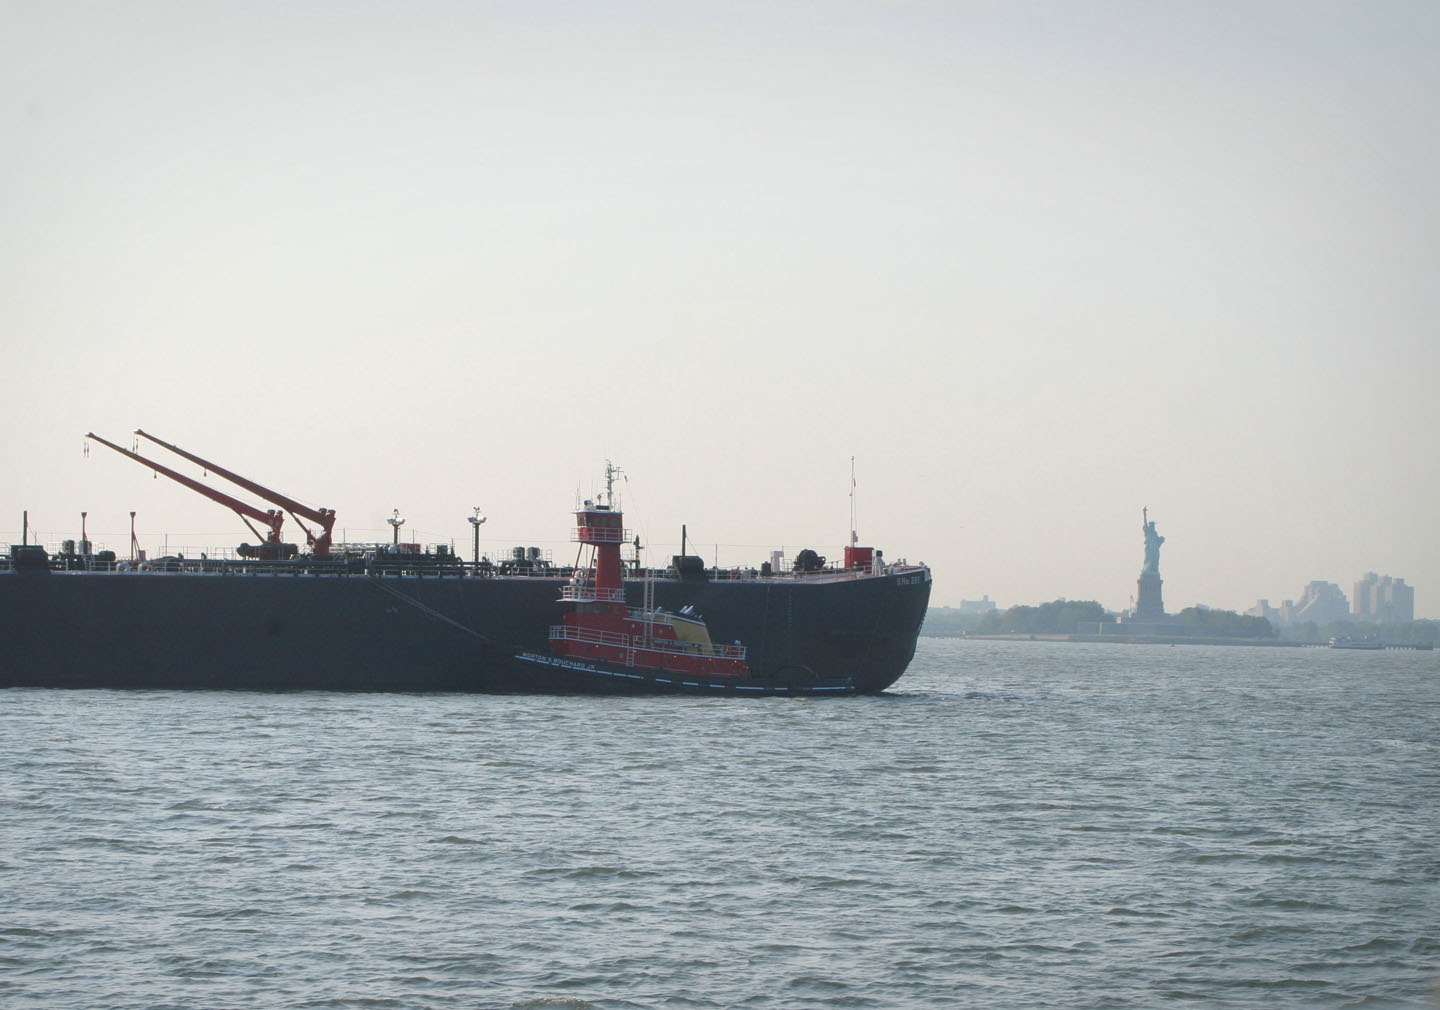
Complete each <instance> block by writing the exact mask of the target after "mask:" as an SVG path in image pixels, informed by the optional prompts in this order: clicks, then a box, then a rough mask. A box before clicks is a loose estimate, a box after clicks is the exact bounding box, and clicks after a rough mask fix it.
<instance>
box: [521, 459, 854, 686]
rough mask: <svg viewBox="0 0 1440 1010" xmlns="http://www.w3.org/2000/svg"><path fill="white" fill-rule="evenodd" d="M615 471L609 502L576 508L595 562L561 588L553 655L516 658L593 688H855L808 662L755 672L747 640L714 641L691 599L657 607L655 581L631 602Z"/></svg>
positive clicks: (578, 529)
mask: <svg viewBox="0 0 1440 1010" xmlns="http://www.w3.org/2000/svg"><path fill="white" fill-rule="evenodd" d="M616 473H617V471H616V470H615V468H614V467H613V466H610V465H608V464H607V465H606V468H605V485H606V487H605V501H604V502H603V503H597V502H594V501H586V502H585V504H584V507H583V508H580V509H577V510H576V512H575V533H574V539H575V540H577V541H579V542H580V543H581V544H585V545H587V546H589V547H591V548H592V549H593V555H594V558H593V562H594V563H593V565H592V566H591V567H590V568H588V569H581V570H579V572H578V573H577V574H576V576H575V577H574V579H572V580H571V582H570V584H569V585H568V586H565V587H564V588H563V589H562V590H561V594H560V602H561V603H563V604H565V606H566V612H565V617H564V623H562V624H558V625H553V626H552V627H551V628H550V654H549V655H543V654H540V653H533V652H521V653H518V654H517V655H516V660H517V662H519V663H521V664H522V665H525V666H528V667H532V668H541V669H544V670H545V672H546V673H547V674H549V675H550V676H551V677H552V678H555V679H556V680H558V681H559V682H561V684H562V685H563V684H564V683H569V684H571V685H572V686H573V687H575V688H576V689H579V690H588V691H593V690H595V689H596V688H597V687H601V686H602V685H604V686H605V687H609V688H610V689H612V690H617V691H627V690H628V691H635V692H646V693H686V694H722V693H730V694H782V695H792V694H794V695H800V694H818V695H834V694H854V693H855V684H854V682H853V681H852V680H851V679H850V678H848V677H847V678H832V679H825V678H821V677H819V676H816V675H815V674H814V672H813V671H811V670H809V669H806V668H799V667H797V668H793V673H794V676H793V677H787V678H784V679H781V678H757V677H753V676H752V675H751V672H750V666H749V664H748V663H747V662H746V660H745V647H744V646H743V645H741V644H740V643H739V642H735V643H734V644H731V645H724V644H715V643H713V642H711V640H710V632H709V629H708V628H707V627H706V624H705V622H704V620H702V619H701V618H700V616H699V615H697V614H695V613H693V611H691V608H690V607H688V606H687V607H684V608H682V609H681V611H680V612H679V613H667V612H665V611H662V610H657V609H656V608H655V606H654V593H653V588H654V587H653V584H651V583H649V582H647V583H646V585H645V601H644V605H643V606H642V607H640V608H639V609H634V608H632V607H630V606H629V605H628V604H627V603H626V602H625V584H624V571H625V569H624V562H623V561H622V560H621V558H620V545H621V544H623V543H626V542H628V540H629V535H628V532H627V531H626V529H625V522H624V515H623V513H622V512H620V510H619V509H617V508H615V507H614V486H615V474H616ZM537 672H538V671H537Z"/></svg>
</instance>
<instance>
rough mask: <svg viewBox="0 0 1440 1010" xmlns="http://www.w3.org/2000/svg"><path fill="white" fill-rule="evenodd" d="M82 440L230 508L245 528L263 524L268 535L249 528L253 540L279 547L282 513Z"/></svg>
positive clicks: (112, 445)
mask: <svg viewBox="0 0 1440 1010" xmlns="http://www.w3.org/2000/svg"><path fill="white" fill-rule="evenodd" d="M85 437H86V438H93V439H94V440H95V441H97V442H99V443H100V444H101V445H108V446H109V447H110V448H112V449H114V450H115V451H116V452H118V453H119V454H120V455H122V456H129V457H130V458H131V459H133V460H134V461H135V462H137V463H143V464H144V465H145V466H148V467H149V468H150V469H151V470H154V471H155V472H156V473H163V474H164V475H165V476H166V477H169V478H170V479H171V480H173V481H175V482H176V483H177V484H184V485H185V486H186V487H188V488H189V489H190V490H192V491H198V492H200V493H201V494H203V495H204V496H205V497H206V498H209V499H210V500H211V501H215V502H219V503H220V504H221V505H224V506H225V507H226V508H229V509H232V510H234V512H235V513H236V514H237V515H239V516H240V518H241V519H243V520H244V521H245V525H246V526H250V520H251V519H254V520H256V521H258V522H262V523H264V524H265V525H266V526H267V527H269V532H268V533H263V534H262V533H261V532H260V531H259V530H257V529H256V528H255V527H254V526H250V532H252V533H254V534H255V536H257V537H260V538H262V539H264V540H265V541H266V542H267V543H271V544H279V543H280V527H281V526H282V525H283V524H284V522H285V513H283V512H280V511H279V510H277V509H267V510H265V511H264V512H261V511H260V510H259V509H257V508H256V507H255V506H253V505H250V504H247V503H246V502H243V501H241V500H240V499H239V498H232V497H231V496H230V495H228V494H226V493H225V492H223V491H217V490H215V489H214V488H213V487H211V486H210V485H208V484H202V483H201V482H200V481H198V480H193V479H192V478H190V477H186V476H185V475H184V474H180V473H176V472H175V471H174V470H171V469H170V468H169V467H167V466H162V465H161V464H159V463H156V462H155V461H154V460H152V459H146V458H145V457H144V456H141V455H140V454H139V453H136V452H131V451H130V450H129V449H122V448H121V447H120V446H118V445H116V444H115V443H114V442H111V441H108V440H106V439H103V438H101V437H100V436H99V435H97V434H95V433H94V432H93V431H92V432H90V433H89V434H87V435H86V436H85ZM292 551H293V548H292Z"/></svg>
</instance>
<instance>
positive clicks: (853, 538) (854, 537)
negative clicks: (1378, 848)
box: [850, 456, 860, 547]
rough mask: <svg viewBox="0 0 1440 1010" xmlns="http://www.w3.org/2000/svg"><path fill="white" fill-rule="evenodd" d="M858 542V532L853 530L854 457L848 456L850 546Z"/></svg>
mask: <svg viewBox="0 0 1440 1010" xmlns="http://www.w3.org/2000/svg"><path fill="white" fill-rule="evenodd" d="M859 542H860V534H859V533H857V532H855V457H854V456H851V457H850V546H851V547H854V546H855V545H856V544H858V543H859Z"/></svg>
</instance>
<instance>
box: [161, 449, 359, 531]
mask: <svg viewBox="0 0 1440 1010" xmlns="http://www.w3.org/2000/svg"><path fill="white" fill-rule="evenodd" d="M135 434H137V435H139V436H140V437H141V438H148V439H149V440H150V441H152V442H154V443H155V444H156V445H160V446H164V447H165V448H166V449H169V450H170V451H171V452H173V453H175V454H176V455H178V456H183V457H185V458H186V459H188V460H189V461H190V462H192V463H196V464H198V465H200V466H203V467H204V468H205V469H207V470H213V471H215V472H216V473H217V474H219V475H220V476H221V477H224V478H225V479H226V480H228V481H230V482H231V483H232V484H238V485H240V486H241V487H243V488H244V489H245V490H246V491H249V492H250V493H251V494H254V495H259V496H260V497H261V498H264V499H265V500H266V501H268V502H269V503H270V504H271V505H279V506H280V507H281V508H282V509H284V510H285V511H287V512H289V513H290V518H292V519H294V520H295V522H296V524H297V525H298V526H299V527H300V528H301V529H302V530H304V531H305V542H306V543H308V544H309V545H310V549H311V551H312V552H313V553H314V555H315V556H316V557H317V558H328V557H329V556H330V532H331V530H333V529H334V527H335V510H334V509H317V508H311V507H310V506H309V505H302V504H301V503H300V502H298V501H296V500H295V499H294V498H290V497H287V496H286V495H283V494H280V493H279V492H278V491H271V490H270V489H269V488H268V487H264V486H263V485H260V484H256V483H255V482H254V481H253V480H247V479H246V478H244V477H241V476H240V475H239V474H235V473H231V472H230V471H229V470H226V469H225V468H224V467H220V466H216V465H215V464H214V463H211V462H210V461H209V460H207V459H201V458H200V457H199V456H196V455H195V454H194V453H190V452H186V451H185V450H184V449H182V448H180V447H179V446H178V445H171V444H170V443H169V442H164V441H161V440H160V439H158V438H156V437H155V436H154V435H151V434H148V433H146V432H144V431H141V430H140V429H139V428H136V429H135ZM302 518H303V519H309V520H310V521H311V522H312V523H318V524H319V526H320V535H319V536H318V537H317V536H316V535H315V534H314V533H312V532H310V528H309V527H308V526H306V525H305V524H304V523H303V522H301V521H300V520H301V519H302Z"/></svg>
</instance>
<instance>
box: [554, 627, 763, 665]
mask: <svg viewBox="0 0 1440 1010" xmlns="http://www.w3.org/2000/svg"><path fill="white" fill-rule="evenodd" d="M550 641H552V642H581V643H584V644H587V645H610V646H616V647H618V648H622V649H641V650H648V651H650V652H664V653H668V654H670V655H674V656H711V657H714V658H717V659H744V658H745V646H743V645H715V644H712V645H708V646H707V645H703V644H701V643H700V642H676V641H671V640H668V639H666V640H663V641H657V640H655V639H651V640H650V641H648V642H647V641H646V640H645V636H644V635H624V634H621V633H620V632H618V631H602V630H600V629H598V628H572V627H571V626H570V625H568V624H552V625H551V626H550Z"/></svg>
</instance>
